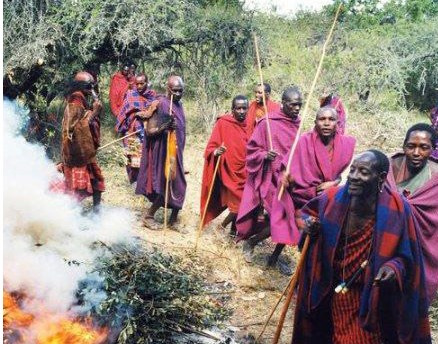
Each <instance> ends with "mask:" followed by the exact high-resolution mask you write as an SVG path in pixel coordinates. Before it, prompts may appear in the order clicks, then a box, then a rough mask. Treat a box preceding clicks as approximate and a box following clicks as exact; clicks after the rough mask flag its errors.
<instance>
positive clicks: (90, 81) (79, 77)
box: [73, 71, 96, 95]
mask: <svg viewBox="0 0 438 344" xmlns="http://www.w3.org/2000/svg"><path fill="white" fill-rule="evenodd" d="M73 81H74V83H75V84H77V86H78V90H80V91H82V92H83V93H84V94H86V95H92V94H93V92H95V87H96V81H95V80H94V77H93V76H92V75H91V74H90V73H88V72H83V71H81V72H77V73H76V75H75V76H74V78H73Z"/></svg>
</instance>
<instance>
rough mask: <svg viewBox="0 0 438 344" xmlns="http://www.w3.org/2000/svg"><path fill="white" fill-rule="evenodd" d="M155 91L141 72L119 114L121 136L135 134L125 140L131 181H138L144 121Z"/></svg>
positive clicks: (118, 129)
mask: <svg viewBox="0 0 438 344" xmlns="http://www.w3.org/2000/svg"><path fill="white" fill-rule="evenodd" d="M155 96H156V94H155V92H154V91H153V90H150V89H148V78H147V76H146V75H145V74H143V73H141V74H138V75H137V76H136V77H135V88H134V89H132V90H128V92H127V93H126V95H125V98H124V100H123V105H122V108H121V109H120V112H119V114H118V116H117V124H116V130H117V132H118V133H119V134H120V135H121V136H126V135H128V134H133V133H134V132H137V134H135V135H131V136H129V137H127V138H125V139H124V140H123V146H124V148H125V156H126V172H127V173H128V179H129V182H130V183H131V184H132V183H135V182H136V181H137V176H138V171H139V168H140V161H141V148H142V144H143V140H144V122H145V121H146V120H147V119H148V113H147V112H146V109H147V107H148V106H149V104H150V103H151V102H152V101H153V100H154V99H155Z"/></svg>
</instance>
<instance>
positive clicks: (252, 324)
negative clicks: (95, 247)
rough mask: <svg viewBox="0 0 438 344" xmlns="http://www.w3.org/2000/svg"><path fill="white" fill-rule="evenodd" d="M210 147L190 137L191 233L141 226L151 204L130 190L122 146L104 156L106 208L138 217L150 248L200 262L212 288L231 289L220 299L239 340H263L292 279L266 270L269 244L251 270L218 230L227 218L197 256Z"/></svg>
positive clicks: (287, 329)
mask: <svg viewBox="0 0 438 344" xmlns="http://www.w3.org/2000/svg"><path fill="white" fill-rule="evenodd" d="M112 139H114V136H113V135H112V133H110V132H103V143H102V144H105V143H106V142H109V141H111V140H112ZM205 144H206V140H205V139H202V138H200V137H198V136H190V135H189V136H188V137H187V145H186V150H185V153H184V159H185V160H184V165H185V169H186V171H188V172H189V173H188V174H187V175H186V178H187V185H188V186H187V194H186V200H185V204H184V208H183V210H182V211H181V212H180V217H179V221H180V223H181V226H182V227H183V228H184V229H185V230H186V231H187V233H185V234H181V233H179V232H175V231H171V230H167V231H153V230H149V229H147V228H145V227H143V226H142V225H141V221H140V216H141V213H142V211H143V210H144V209H145V207H146V206H148V205H149V204H148V202H147V201H146V200H145V199H144V198H143V197H140V196H137V195H135V194H134V190H133V187H132V186H131V185H129V182H128V179H127V176H126V172H125V167H124V164H123V155H122V149H121V148H120V146H118V145H117V144H115V145H114V146H112V147H110V148H109V149H106V150H105V151H102V152H101V153H100V154H99V161H100V163H101V164H102V169H103V173H104V176H105V181H106V192H105V193H104V196H103V202H104V203H105V204H107V205H110V206H117V207H125V208H128V209H130V210H132V211H134V212H135V214H136V215H137V216H138V219H139V221H138V222H137V226H136V228H135V229H136V231H137V233H138V235H139V236H140V237H142V238H143V239H144V240H145V241H146V242H147V243H148V244H150V245H154V246H158V247H160V248H161V249H162V250H163V251H166V252H169V253H171V254H176V255H180V256H182V257H186V258H188V259H190V257H196V258H195V259H196V260H197V261H199V263H200V264H203V265H204V267H205V271H208V274H207V279H208V283H209V284H211V285H212V286H214V285H218V286H220V287H221V290H223V289H224V288H225V289H226V291H224V292H223V291H221V292H220V293H223V294H224V296H225V297H224V299H227V300H228V301H227V305H228V307H230V309H231V310H232V311H233V315H232V316H231V318H230V319H229V322H228V323H227V324H226V325H227V326H231V327H232V328H235V329H234V330H235V331H236V337H237V338H236V339H237V341H238V342H240V341H239V338H244V337H246V336H249V335H252V336H254V337H257V336H258V335H259V333H260V331H261V329H262V327H263V324H264V322H265V320H266V318H267V315H268V314H269V313H270V311H271V309H272V308H273V306H274V305H275V304H276V302H277V300H278V298H279V296H280V295H281V293H282V292H283V290H284V288H285V287H286V285H287V283H288V282H289V277H288V276H284V275H282V274H280V272H279V271H278V270H277V269H269V268H267V267H266V264H265V260H266V258H267V256H268V254H269V253H270V252H272V249H273V245H272V244H271V243H269V242H267V243H265V244H263V245H262V246H259V247H257V248H256V256H255V259H254V263H252V264H248V263H246V262H245V261H244V259H243V256H242V251H241V244H235V243H234V242H233V241H232V240H231V239H230V238H229V237H228V235H227V233H224V232H223V231H221V230H219V229H218V228H217V226H218V224H219V223H220V222H221V218H223V217H224V216H226V212H225V213H224V214H223V215H222V216H221V218H218V219H216V220H215V221H214V222H213V223H212V224H211V225H209V226H208V227H207V228H206V229H205V231H204V232H203V233H202V236H201V238H200V241H199V245H198V249H197V250H196V251H195V242H196V233H197V230H198V225H199V222H200V215H199V200H200V190H201V179H202V167H203V150H204V147H205ZM162 216H163V214H162V212H159V213H158V214H157V218H159V219H160V218H161V219H162ZM292 255H294V256H295V258H296V256H297V253H296V252H295V251H294V250H289V251H287V253H286V254H285V256H287V257H285V259H286V260H289V261H295V259H291V257H292ZM279 313H280V308H279V309H278V311H277V312H276V313H275V315H274V316H273V318H272V320H271V322H270V323H269V325H268V327H267V329H266V331H265V334H264V335H263V337H262V340H261V341H260V343H270V341H271V340H272V338H273V335H274V332H275V327H276V324H277V321H278V317H279ZM292 313H293V312H292V311H289V313H288V317H287V319H286V321H285V326H284V330H283V333H282V337H281V343H290V339H291V334H292V332H291V331H292V318H291V315H292ZM242 341H243V339H242Z"/></svg>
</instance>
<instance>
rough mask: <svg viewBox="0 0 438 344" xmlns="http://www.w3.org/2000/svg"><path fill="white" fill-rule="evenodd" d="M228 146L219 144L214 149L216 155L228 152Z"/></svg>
mask: <svg viewBox="0 0 438 344" xmlns="http://www.w3.org/2000/svg"><path fill="white" fill-rule="evenodd" d="M226 150H227V148H226V147H225V146H219V147H218V148H216V149H215V150H214V156H221V155H222V154H224V153H225V152H226Z"/></svg>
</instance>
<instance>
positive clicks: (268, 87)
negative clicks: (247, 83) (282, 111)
mask: <svg viewBox="0 0 438 344" xmlns="http://www.w3.org/2000/svg"><path fill="white" fill-rule="evenodd" d="M257 86H262V84H258V85H257ZM263 88H264V89H265V93H271V85H269V84H268V83H266V82H264V83H263Z"/></svg>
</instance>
